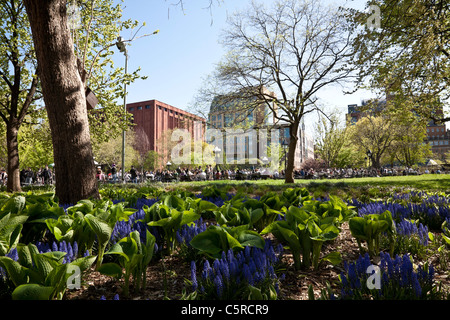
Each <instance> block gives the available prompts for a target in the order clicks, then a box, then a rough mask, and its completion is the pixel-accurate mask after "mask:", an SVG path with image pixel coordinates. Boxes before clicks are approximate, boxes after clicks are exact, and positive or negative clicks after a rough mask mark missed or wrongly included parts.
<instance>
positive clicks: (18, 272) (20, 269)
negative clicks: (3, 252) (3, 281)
mask: <svg viewBox="0 0 450 320" xmlns="http://www.w3.org/2000/svg"><path fill="white" fill-rule="evenodd" d="M0 266H1V267H2V268H3V269H5V270H6V273H7V274H8V278H9V279H10V280H11V281H12V282H13V283H14V285H15V286H19V285H21V284H24V283H27V281H28V268H26V267H24V266H22V265H21V264H20V263H18V262H16V261H14V260H12V259H11V258H9V257H0Z"/></svg>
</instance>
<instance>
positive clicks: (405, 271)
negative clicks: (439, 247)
mask: <svg viewBox="0 0 450 320" xmlns="http://www.w3.org/2000/svg"><path fill="white" fill-rule="evenodd" d="M370 266H372V262H371V260H370V257H369V255H368V254H365V255H364V256H360V257H359V258H358V259H357V260H356V262H353V263H347V262H345V263H344V268H345V272H342V273H341V274H340V277H339V278H340V286H341V291H340V299H355V300H362V299H370V300H372V299H384V300H385V299H388V300H404V299H407V300H414V299H436V298H438V297H439V295H440V292H439V291H438V290H437V289H436V288H435V287H434V286H433V280H434V268H433V266H432V265H430V266H428V265H427V264H425V265H424V266H415V265H414V263H413V261H412V259H411V257H410V256H409V255H403V256H400V255H396V256H395V258H391V256H390V255H389V254H388V253H383V252H381V253H380V263H379V265H378V267H379V270H380V273H379V274H378V275H377V274H374V273H372V272H369V271H368V270H370V269H369V267H370ZM376 276H379V278H378V281H379V283H378V284H379V287H378V288H377V287H376V286H374V285H373V284H374V282H375V283H376V282H377V280H376V278H375V277H376ZM369 283H371V284H372V286H371V285H369ZM330 298H336V296H332V297H330Z"/></svg>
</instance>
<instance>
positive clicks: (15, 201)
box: [0, 196, 26, 215]
mask: <svg viewBox="0 0 450 320" xmlns="http://www.w3.org/2000/svg"><path fill="white" fill-rule="evenodd" d="M25 206H26V198H25V197H24V196H13V197H12V198H9V199H8V200H7V201H6V203H5V204H4V205H3V207H2V208H1V211H0V212H1V213H5V214H8V213H13V214H14V213H20V212H22V210H23V209H25ZM0 215H1V214H0Z"/></svg>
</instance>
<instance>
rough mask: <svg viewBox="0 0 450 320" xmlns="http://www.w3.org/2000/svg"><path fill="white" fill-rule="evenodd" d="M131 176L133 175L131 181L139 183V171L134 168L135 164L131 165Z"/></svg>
mask: <svg viewBox="0 0 450 320" xmlns="http://www.w3.org/2000/svg"><path fill="white" fill-rule="evenodd" d="M130 177H131V182H132V183H137V171H136V169H135V168H134V166H131V169H130Z"/></svg>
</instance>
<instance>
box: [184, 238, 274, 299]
mask: <svg viewBox="0 0 450 320" xmlns="http://www.w3.org/2000/svg"><path fill="white" fill-rule="evenodd" d="M265 243H266V244H265V246H264V249H259V248H256V247H249V246H247V247H245V249H244V250H241V251H239V252H237V253H234V252H233V250H228V251H227V252H222V258H221V259H215V260H214V261H213V262H212V265H211V263H210V262H209V260H206V261H205V262H204V264H203V268H199V269H198V270H197V264H196V263H195V262H194V261H192V262H191V280H190V281H189V280H187V281H186V282H187V283H188V284H189V285H190V287H191V290H192V292H191V293H190V294H185V295H184V297H183V299H186V300H211V299H215V300H246V299H248V297H249V295H250V287H252V288H258V289H259V290H260V291H261V293H262V294H263V296H264V297H266V298H267V299H276V297H277V295H278V293H279V281H280V280H282V279H283V276H281V277H278V276H277V274H276V269H277V265H278V263H279V262H280V259H281V255H282V253H283V248H282V246H281V245H280V246H277V247H274V246H273V244H272V242H271V241H270V240H266V242H265Z"/></svg>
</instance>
